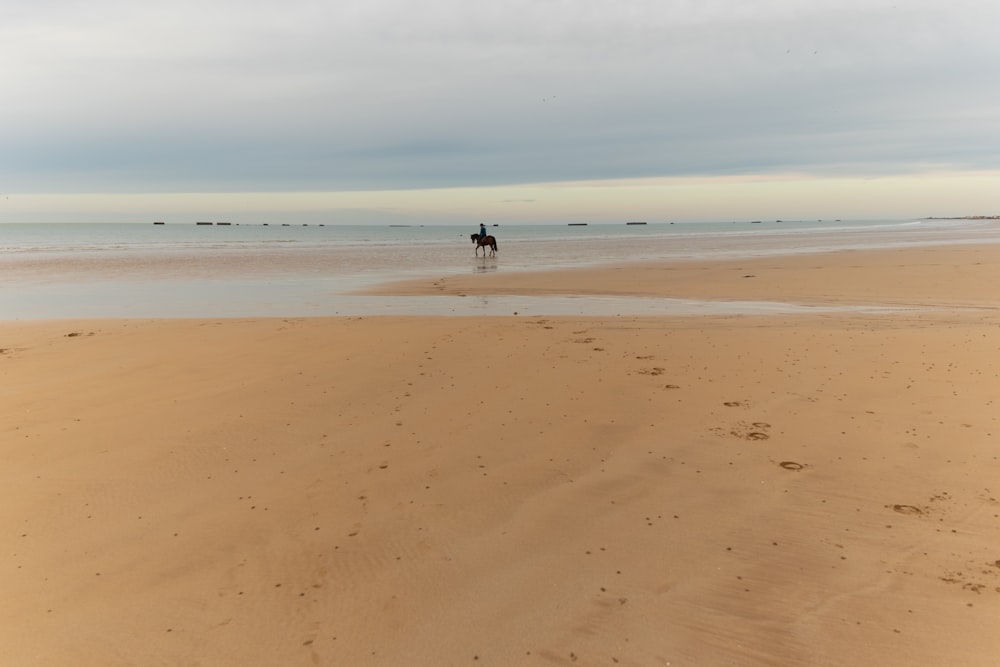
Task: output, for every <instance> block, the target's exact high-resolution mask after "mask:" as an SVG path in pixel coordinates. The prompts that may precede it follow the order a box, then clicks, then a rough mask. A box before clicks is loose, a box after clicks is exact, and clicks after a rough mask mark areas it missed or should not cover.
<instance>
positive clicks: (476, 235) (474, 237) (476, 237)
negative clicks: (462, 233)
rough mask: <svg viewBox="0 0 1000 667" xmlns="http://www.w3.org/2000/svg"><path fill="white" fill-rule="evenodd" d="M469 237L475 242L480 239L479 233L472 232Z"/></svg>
mask: <svg viewBox="0 0 1000 667" xmlns="http://www.w3.org/2000/svg"><path fill="white" fill-rule="evenodd" d="M469 238H471V239H472V242H473V243H475V242H477V241H478V240H479V234H470V235H469Z"/></svg>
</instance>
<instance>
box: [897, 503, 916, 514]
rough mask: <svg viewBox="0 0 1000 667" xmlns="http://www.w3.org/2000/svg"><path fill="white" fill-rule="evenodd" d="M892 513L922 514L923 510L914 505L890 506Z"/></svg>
mask: <svg viewBox="0 0 1000 667" xmlns="http://www.w3.org/2000/svg"><path fill="white" fill-rule="evenodd" d="M892 511H893V512H898V513H899V514H924V510H922V509H920V508H919V507H917V506H916V505H892Z"/></svg>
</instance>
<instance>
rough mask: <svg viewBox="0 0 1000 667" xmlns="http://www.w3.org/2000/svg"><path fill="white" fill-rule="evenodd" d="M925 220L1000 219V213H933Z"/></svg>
mask: <svg viewBox="0 0 1000 667" xmlns="http://www.w3.org/2000/svg"><path fill="white" fill-rule="evenodd" d="M924 220H1000V215H955V216H944V217H940V218H938V217H935V216H933V215H932V216H929V217H926V218H924Z"/></svg>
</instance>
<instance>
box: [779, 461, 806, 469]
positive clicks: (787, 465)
mask: <svg viewBox="0 0 1000 667" xmlns="http://www.w3.org/2000/svg"><path fill="white" fill-rule="evenodd" d="M778 465H779V466H781V467H782V468H784V469H785V470H804V469H805V466H804V465H802V464H801V463H796V462H795V461H782V462H781V463H779V464H778Z"/></svg>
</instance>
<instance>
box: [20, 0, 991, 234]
mask: <svg viewBox="0 0 1000 667" xmlns="http://www.w3.org/2000/svg"><path fill="white" fill-rule="evenodd" d="M998 31H1000V2H996V1H995V0H977V1H972V0H951V1H949V2H942V1H940V0H936V1H934V2H928V1H923V0H886V1H882V0H836V1H825V0H801V1H799V0H754V1H753V2H748V1H746V0H690V1H686V0H651V1H636V0H574V1H569V0H566V1H555V0H531V1H521V0H504V1H503V2H478V1H472V0H437V1H426V2H404V1H402V0H361V1H357V2H355V1H353V0H339V1H336V2H332V1H325V2H324V1H302V0H282V1H281V2H254V1H252V0H240V1H230V0H199V1H197V2H192V1H189V0H171V2H162V3H145V2H135V1H133V0H122V1H120V2H116V1H112V0H92V1H91V2H87V3H83V2H79V1H58V0H32V1H31V2H20V1H19V0H0V100H2V103H0V128H2V132H0V196H4V197H6V198H7V199H6V200H5V203H4V205H3V206H0V220H5V221H11V220H12V219H14V218H17V216H19V215H20V216H21V217H24V218H30V217H31V215H33V211H36V209H37V207H43V208H44V207H45V206H48V207H49V208H48V209H46V210H48V211H49V212H50V213H51V211H56V210H58V209H59V207H60V206H62V207H63V209H72V208H73V207H74V206H78V207H79V206H83V204H81V203H80V202H82V201H88V202H90V204H87V205H88V206H93V207H97V208H95V209H94V211H98V210H100V207H101V206H104V207H107V208H108V210H109V211H111V210H112V209H115V207H119V208H121V207H124V208H122V210H128V211H129V214H132V213H140V212H142V213H145V212H146V211H145V209H144V208H143V207H153V208H155V207H157V206H160V207H161V208H163V209H164V210H168V209H169V210H175V211H178V212H179V211H182V210H192V211H193V210H195V209H196V208H197V206H196V204H195V203H193V200H190V199H189V200H183V198H182V197H181V195H180V194H178V193H218V194H217V195H216V197H217V198H216V200H215V201H214V203H213V204H212V205H213V206H215V205H218V206H223V207H224V205H223V204H221V203H220V202H222V201H223V198H224V195H225V197H228V198H229V199H227V200H226V201H235V200H234V199H233V195H232V193H255V196H254V197H252V198H250V199H252V200H253V201H255V202H256V203H255V204H254V207H256V208H254V207H250V208H247V209H246V210H247V211H249V210H255V211H258V212H259V213H261V214H263V213H266V214H269V215H272V214H280V213H281V212H282V211H289V212H290V211H293V210H296V209H297V208H304V207H303V206H302V205H300V204H297V203H296V200H295V199H294V198H289V197H288V196H287V195H288V193H314V194H312V195H310V197H312V199H309V201H311V202H312V203H311V204H310V206H312V208H311V210H312V211H313V212H314V213H315V212H316V211H320V212H321V211H322V210H323V209H324V207H326V208H329V209H333V208H338V207H340V208H343V209H345V210H348V209H349V210H354V211H359V212H360V211H365V210H370V211H374V210H376V209H379V210H382V211H383V212H385V211H386V210H388V209H389V208H393V207H398V208H397V210H398V211H401V212H400V213H398V214H399V215H402V216H404V217H405V215H407V214H408V213H407V211H409V212H411V213H413V214H414V215H416V213H414V212H415V211H416V210H417V209H416V208H414V207H415V206H417V205H416V204H414V203H413V202H414V201H416V199H413V197H418V198H419V197H422V199H421V201H423V202H424V203H423V204H422V206H424V208H423V209H421V210H422V211H423V212H424V213H425V214H428V215H435V214H437V213H434V212H435V211H439V212H440V214H441V215H445V214H446V211H447V210H448V209H449V207H450V205H451V204H452V203H453V202H449V201H448V197H449V192H451V193H452V196H453V197H454V198H455V199H458V200H467V201H466V204H468V206H469V207H470V208H467V209H463V210H462V215H466V214H469V213H470V212H474V210H475V197H474V196H473V197H471V198H470V196H471V195H470V193H474V192H480V193H489V194H483V197H484V199H483V201H484V202H485V201H487V200H489V201H490V202H494V203H496V202H497V201H499V202H503V203H506V204H517V205H518V206H517V207H516V210H515V209H514V208H510V207H508V209H507V210H508V212H509V214H510V215H511V216H513V217H520V218H522V219H525V220H529V219H532V217H533V216H534V217H536V218H538V219H547V218H546V216H547V215H548V214H546V213H544V211H545V210H546V209H545V208H544V204H545V202H546V200H547V198H548V201H549V202H550V203H552V202H556V201H558V200H559V197H558V196H556V195H555V190H553V189H552V188H553V187H555V186H542V185H539V184H566V183H567V182H569V183H574V184H580V183H585V184H586V185H585V186H579V185H577V186H566V185H564V186H562V189H561V192H562V193H563V195H565V194H566V192H567V191H568V190H567V189H566V188H567V187H585V189H586V190H587V192H589V193H591V194H592V193H593V192H594V191H596V190H595V189H600V190H601V191H603V192H604V194H605V195H606V196H607V198H608V200H609V201H613V200H615V199H616V197H619V196H621V195H622V194H623V193H625V192H627V191H631V192H633V193H634V192H635V190H634V186H635V184H636V183H645V184H646V186H645V187H646V188H647V189H646V190H644V192H645V193H646V195H649V196H650V197H651V199H650V200H651V201H652V200H655V199H656V197H655V196H653V195H651V194H650V193H651V192H653V190H649V188H653V189H656V188H660V189H661V194H663V193H664V192H667V191H671V190H672V191H673V192H674V193H675V194H677V193H680V192H681V191H680V190H678V189H677V188H678V187H681V186H683V187H685V188H688V189H691V188H694V189H695V190H697V189H698V188H699V187H702V188H704V187H708V186H710V185H711V186H714V187H717V188H721V189H718V190H714V191H713V192H716V193H717V194H718V198H721V199H725V197H726V193H727V192H729V193H730V194H733V196H738V194H739V193H740V192H744V193H745V192H747V186H746V183H747V182H748V181H751V182H759V183H764V184H766V186H767V187H766V188H765V189H763V190H760V191H759V194H760V193H764V192H767V193H768V196H773V195H775V194H776V193H777V194H778V195H779V196H780V189H777V190H776V189H775V187H774V182H775V180H777V181H778V182H782V181H788V182H791V183H796V184H799V186H800V187H799V190H802V187H806V185H807V186H808V187H807V188H806V189H809V188H812V189H815V190H816V192H817V193H821V192H822V191H823V188H822V184H823V183H827V184H834V185H835V184H838V183H839V184H841V187H844V188H846V187H847V186H846V185H844V184H845V183H854V184H856V185H857V184H862V183H871V182H873V180H874V182H877V183H881V182H883V179H885V181H884V182H886V183H893V184H895V186H894V187H895V188H896V189H895V190H894V189H893V188H888V189H886V191H885V192H886V193H887V194H886V195H885V197H889V196H899V195H898V194H892V193H895V192H897V191H900V192H905V191H906V183H907V182H910V183H913V184H918V183H924V184H925V185H926V186H927V187H919V188H917V189H918V190H919V191H921V192H924V193H925V194H926V192H930V191H936V190H935V188H937V189H939V190H940V191H941V193H942V196H944V195H945V194H947V193H948V192H949V191H950V189H949V187H948V186H945V185H942V184H944V183H952V184H955V183H962V182H965V183H971V182H973V181H975V182H980V181H981V182H983V183H985V184H986V185H987V187H988V188H989V186H990V184H992V189H996V190H998V191H1000V182H998V181H996V180H995V179H994V176H995V175H996V174H997V170H998V169H1000V85H998V84H1000V39H997V34H998ZM940 175H943V178H944V179H945V180H940V179H938V180H934V179H935V178H937V176H940ZM963 175H969V177H970V179H971V180H969V181H963V178H962V177H963ZM900 179H902V180H900ZM907 179H913V180H912V181H907ZM976 179H978V180H976ZM727 184H728V185H727ZM734 184H736V190H734V189H733V186H734ZM803 184H806V185H803ZM515 186H516V187H515ZM619 186H621V187H624V188H626V189H625V190H622V189H620V187H619ZM629 188H632V190H628V189H629ZM664 188H665V189H664ZM727 188H728V189H727ZM899 188H902V190H899ZM928 188H929V189H928ZM522 190H525V191H530V196H527V195H526V196H524V197H520V196H519V195H518V192H521V191H522ZM828 192H838V190H837V189H836V187H833V189H832V190H828ZM848 192H853V190H851V189H850V188H847V189H845V190H843V193H844V194H843V196H849V195H848V194H847V193H848ZM225 193H230V194H228V195H226V194H225ZM264 193H271V194H272V195H274V196H273V197H271V198H270V199H268V198H267V197H265V196H263V195H264ZM281 193H286V194H284V195H281V196H279V195H280V194H281ZM315 193H327V195H328V196H329V199H327V200H323V199H322V198H320V199H316V198H315ZM366 193H367V194H366ZM374 193H385V195H384V197H382V198H381V200H380V199H379V197H377V196H375V194H374ZM405 193H409V194H410V195H412V196H411V197H410V198H407V195H406V194H405ZM429 193H433V196H430V194H429ZM654 194H655V193H654ZM702 194H703V195H704V194H705V193H704V192H702ZM41 195H45V197H41ZM71 195H74V196H75V195H87V196H88V197H89V198H87V199H81V198H80V197H74V196H71ZM97 195H100V196H99V197H98V196H97ZM113 195H129V196H130V197H131V199H130V198H129V197H123V196H117V197H115V196H113ZM139 195H142V198H138V199H137V197H138V196H139ZM840 196H841V195H835V196H834V198H835V199H836V198H839V197H840ZM817 197H818V198H817V199H816V204H815V208H816V209H817V210H816V214H817V215H821V214H824V213H827V212H826V211H824V210H820V209H822V208H823V207H824V206H827V205H828V204H829V202H826V201H824V200H823V196H822V194H817ZM966 197H967V199H966V200H965V201H969V203H970V204H971V205H973V206H983V205H989V204H993V205H992V207H991V210H989V211H979V210H964V209H963V210H944V211H939V210H929V211H926V212H927V214H935V213H943V214H948V213H956V214H962V213H980V212H988V213H997V212H1000V201H997V200H996V199H991V198H990V196H989V194H988V189H987V190H984V191H983V192H982V193H979V192H978V191H977V194H975V195H973V194H971V193H969V194H967V195H966ZM102 198H103V199H102ZM352 198H353V199H352ZM828 198H829V197H828ZM307 199H308V198H307ZM598 199H599V198H598ZM710 199H711V197H707V198H706V201H704V202H703V204H704V206H706V207H708V208H705V209H698V207H697V206H694V204H693V203H692V202H691V201H687V200H685V202H684V203H683V206H688V207H689V208H688V209H685V208H683V206H680V208H681V210H689V214H688V215H687V217H698V216H699V215H701V216H702V217H706V218H713V217H720V218H721V217H727V215H728V211H727V209H726V206H725V205H724V203H722V202H717V203H716V207H717V211H713V210H711V202H710V201H708V200H710ZM11 200H13V202H14V203H13V204H11V203H9V202H10V201H11ZM140 200H141V201H142V202H143V203H142V204H141V205H138V206H139V209H138V210H135V209H129V208H128V207H129V206H132V205H135V202H136V201H140ZM660 200H661V201H660V204H659V205H660V206H663V207H664V211H662V213H663V215H664V216H666V217H670V216H671V213H670V211H669V208H670V206H669V204H667V205H664V202H663V201H662V197H661V198H660ZM129 201H131V202H133V204H128V203H127V202H129ZM185 201H187V202H188V204H185ZM201 201H202V202H203V203H202V205H208V204H207V200H205V199H204V198H203V199H202V200H201ZM244 201H249V199H245V200H244ZM380 201H381V202H383V203H380ZM692 201H693V200H692ZM741 201H742V200H741ZM18 202H20V203H18ZM46 202H48V203H46ZM59 202H62V204H59ZM74 202H75V203H74ZM282 202H284V203H282ZM324 202H325V203H324ZM407 202H409V203H407ZM959 203H960V202H951V201H948V204H947V205H948V206H951V205H953V204H955V205H957V204H959ZM189 204H190V205H189ZM536 204H537V206H535V205H536ZM889 204H891V202H886V201H882V202H881V204H880V206H882V207H883V208H884V210H885V211H886V212H891V210H892V209H891V207H889V208H885V206H887V205H889ZM904 204H905V202H899V205H900V208H899V212H900V214H903V215H906V214H909V212H910V211H909V210H908V209H907V208H906V206H905V205H904ZM924 204H925V202H923V201H921V205H924ZM700 205H701V204H699V206H700ZM926 205H927V206H933V205H934V203H933V202H930V201H929V202H926ZM941 205H942V206H944V200H942V204H941ZM185 206H187V208H185ZM803 206H804V208H803V211H806V210H807V209H808V202H805V203H803ZM872 206H873V207H874V206H875V204H874V203H873V204H872ZM32 207H36V208H35V209H33V208H32ZM550 208H551V207H550ZM848 208H849V207H848ZM883 208H879V209H878V210H877V211H876V210H872V211H871V212H872V214H876V213H881V212H882V211H883ZM4 209H6V210H4ZM37 210H41V209H37ZM220 210H221V209H220ZM796 210H798V209H796ZM922 210H926V209H922ZM698 211H700V213H698ZM63 213H65V214H67V215H69V212H68V211H67V210H63ZM150 213H151V214H152V211H150ZM723 213H725V215H723ZM834 213H835V212H829V213H828V214H829V215H833V214H834ZM864 213H865V210H864V209H863V208H861V209H858V214H860V215H863V214H864ZM564 214H565V215H569V216H576V215H582V214H583V213H582V212H580V211H570V209H566V210H565V211H564ZM656 214H657V212H654V211H650V217H655V215H656ZM803 214H804V215H807V213H803ZM53 215H54V214H53ZM359 215H361V213H359ZM496 215H498V216H500V217H502V216H503V215H504V213H503V210H502V209H498V210H497V212H496ZM747 216H748V217H755V212H753V211H747ZM56 217H58V216H56ZM91 217H93V216H91ZM376 218H377V216H376Z"/></svg>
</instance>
